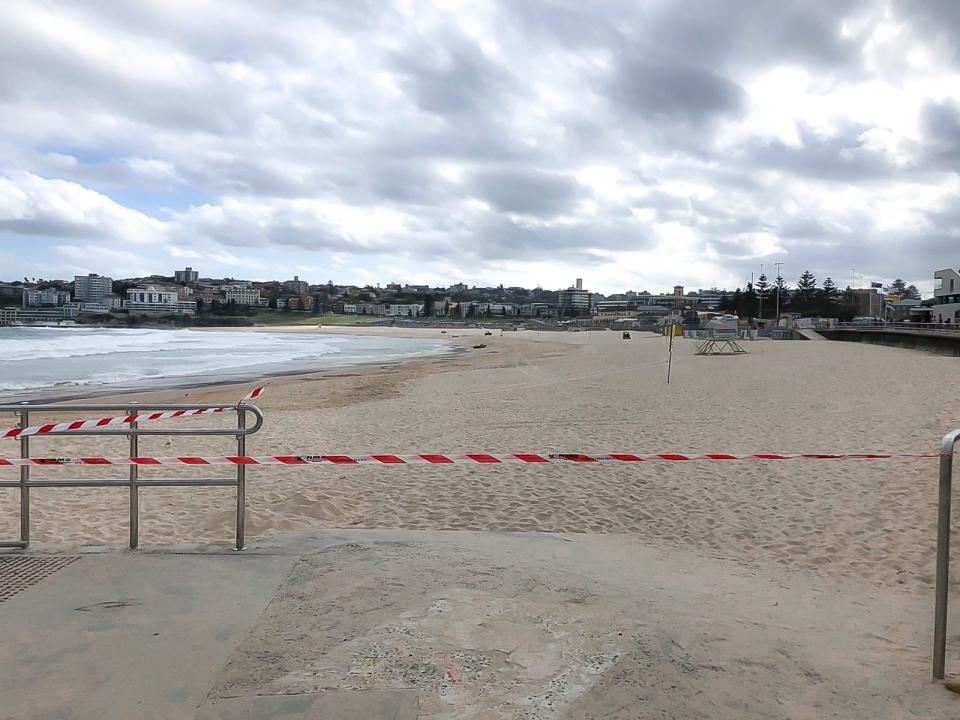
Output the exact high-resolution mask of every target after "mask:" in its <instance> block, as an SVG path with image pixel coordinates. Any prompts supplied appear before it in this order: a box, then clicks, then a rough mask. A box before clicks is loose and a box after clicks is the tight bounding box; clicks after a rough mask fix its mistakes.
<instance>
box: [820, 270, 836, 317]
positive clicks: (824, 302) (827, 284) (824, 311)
mask: <svg viewBox="0 0 960 720" xmlns="http://www.w3.org/2000/svg"><path fill="white" fill-rule="evenodd" d="M817 295H818V296H819V302H818V303H817V305H818V311H819V313H820V315H826V316H828V317H829V316H832V315H833V314H834V310H835V309H836V303H837V285H836V283H835V282H833V278H829V277H828V278H827V279H826V280H824V281H823V288H822V289H821V290H820V291H819V292H818V293H817Z"/></svg>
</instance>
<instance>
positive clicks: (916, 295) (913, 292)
mask: <svg viewBox="0 0 960 720" xmlns="http://www.w3.org/2000/svg"><path fill="white" fill-rule="evenodd" d="M903 297H904V299H906V300H919V299H920V291H919V290H917V286H916V285H908V286H907V289H906V290H905V291H904V293H903Z"/></svg>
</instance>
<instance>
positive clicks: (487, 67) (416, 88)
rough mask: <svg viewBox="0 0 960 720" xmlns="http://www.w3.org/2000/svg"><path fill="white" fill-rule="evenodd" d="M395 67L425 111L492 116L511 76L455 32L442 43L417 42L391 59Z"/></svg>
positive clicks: (441, 113) (443, 113) (473, 44)
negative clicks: (425, 43)
mask: <svg viewBox="0 0 960 720" xmlns="http://www.w3.org/2000/svg"><path fill="white" fill-rule="evenodd" d="M394 68H395V70H396V71H397V72H399V73H400V76H401V78H402V79H403V82H404V86H405V87H406V88H407V89H408V90H409V91H410V92H411V94H412V95H413V97H414V98H415V99H416V101H417V104H418V105H419V106H420V107H421V108H422V109H424V110H426V111H428V112H433V113H437V114H440V115H457V114H459V113H467V112H481V113H482V114H484V115H486V114H491V113H492V112H495V108H497V107H498V105H499V103H498V100H500V99H501V96H502V95H503V92H504V89H505V86H506V85H508V84H510V83H511V76H510V75H509V74H508V73H507V72H506V71H505V70H504V69H502V68H499V67H497V66H496V65H495V64H493V63H492V62H490V61H489V60H488V59H487V58H486V57H485V56H484V54H483V52H482V51H481V50H480V48H478V47H477V46H476V44H475V43H473V42H472V41H470V40H469V39H467V38H464V37H463V36H461V35H459V34H458V33H456V32H455V31H451V33H450V34H449V35H448V36H447V37H446V38H444V41H443V43H442V44H440V43H436V44H435V43H432V42H428V44H427V46H426V47H424V46H422V45H421V44H420V43H418V44H417V45H416V46H414V47H411V48H409V49H408V50H407V51H406V52H404V53H398V54H396V55H395V56H394Z"/></svg>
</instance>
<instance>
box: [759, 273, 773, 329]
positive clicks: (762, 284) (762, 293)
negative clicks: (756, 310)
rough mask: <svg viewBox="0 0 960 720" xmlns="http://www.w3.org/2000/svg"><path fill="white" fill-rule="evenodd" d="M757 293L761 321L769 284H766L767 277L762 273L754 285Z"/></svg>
mask: <svg viewBox="0 0 960 720" xmlns="http://www.w3.org/2000/svg"><path fill="white" fill-rule="evenodd" d="M756 291H757V300H758V301H759V303H760V319H761V320H762V319H763V304H764V302H766V300H767V298H768V297H769V294H770V283H769V282H767V276H766V275H764V274H763V273H761V274H760V277H759V278H757V284H756Z"/></svg>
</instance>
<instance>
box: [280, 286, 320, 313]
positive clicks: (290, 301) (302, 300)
mask: <svg viewBox="0 0 960 720" xmlns="http://www.w3.org/2000/svg"><path fill="white" fill-rule="evenodd" d="M284 284H286V283H284ZM313 302H314V301H313V295H300V296H298V297H292V298H287V307H288V308H289V309H291V310H313Z"/></svg>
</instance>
